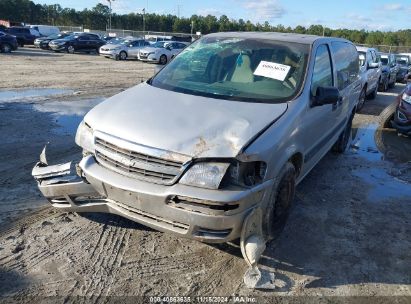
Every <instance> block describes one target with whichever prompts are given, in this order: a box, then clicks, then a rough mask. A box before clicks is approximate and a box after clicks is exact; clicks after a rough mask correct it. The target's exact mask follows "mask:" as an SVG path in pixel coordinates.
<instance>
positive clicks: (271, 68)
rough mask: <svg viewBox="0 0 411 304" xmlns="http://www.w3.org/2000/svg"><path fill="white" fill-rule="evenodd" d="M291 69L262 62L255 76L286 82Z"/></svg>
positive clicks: (277, 64)
mask: <svg viewBox="0 0 411 304" xmlns="http://www.w3.org/2000/svg"><path fill="white" fill-rule="evenodd" d="M290 68H291V67H290V66H289V65H284V64H280V63H275V62H269V61H260V63H259V65H258V67H257V68H256V69H255V71H254V75H256V76H264V77H268V78H272V79H276V80H281V81H284V79H285V77H287V74H288V72H289V71H290Z"/></svg>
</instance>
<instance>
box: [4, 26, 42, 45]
mask: <svg viewBox="0 0 411 304" xmlns="http://www.w3.org/2000/svg"><path fill="white" fill-rule="evenodd" d="M7 33H8V34H10V35H13V36H16V38H17V43H18V44H19V46H24V45H26V44H33V43H34V40H35V39H36V38H37V37H40V34H39V32H37V31H36V30H34V29H31V28H29V27H24V26H12V27H9V28H8V29H7Z"/></svg>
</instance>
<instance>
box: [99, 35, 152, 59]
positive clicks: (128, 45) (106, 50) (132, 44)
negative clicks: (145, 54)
mask: <svg viewBox="0 0 411 304" xmlns="http://www.w3.org/2000/svg"><path fill="white" fill-rule="evenodd" d="M148 45H150V43H149V42H148V41H146V40H144V39H141V38H137V39H136V38H133V39H126V40H123V41H122V42H120V43H119V44H106V45H103V46H102V47H100V51H99V52H100V55H101V56H104V57H106V58H113V59H119V60H126V59H127V58H137V57H138V52H139V51H140V50H141V49H142V48H144V47H147V46H148Z"/></svg>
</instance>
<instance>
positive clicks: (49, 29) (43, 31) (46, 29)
mask: <svg viewBox="0 0 411 304" xmlns="http://www.w3.org/2000/svg"><path fill="white" fill-rule="evenodd" d="M30 28H32V29H35V30H36V31H38V32H39V33H40V36H50V35H54V34H59V33H60V30H59V28H58V27H57V26H52V25H30Z"/></svg>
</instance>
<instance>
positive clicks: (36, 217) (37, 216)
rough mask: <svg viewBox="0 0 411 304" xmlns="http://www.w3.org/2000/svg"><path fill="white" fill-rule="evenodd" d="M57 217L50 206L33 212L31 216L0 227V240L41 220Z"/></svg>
mask: <svg viewBox="0 0 411 304" xmlns="http://www.w3.org/2000/svg"><path fill="white" fill-rule="evenodd" d="M58 215H59V213H56V212H54V211H53V209H51V206H46V207H43V208H40V210H38V211H36V212H34V213H33V214H31V215H26V216H24V217H22V218H20V219H17V220H13V222H12V223H11V224H6V225H2V226H0V238H2V237H3V236H4V235H7V234H11V233H13V232H15V231H17V230H21V229H24V227H29V226H31V225H33V224H35V223H37V222H39V221H41V220H45V219H48V218H51V217H55V216H58ZM22 227H23V228H22Z"/></svg>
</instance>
